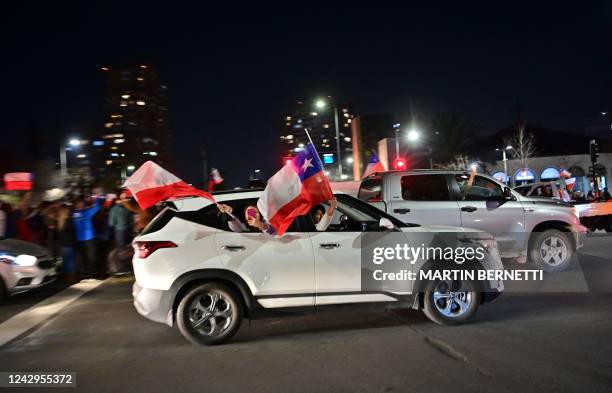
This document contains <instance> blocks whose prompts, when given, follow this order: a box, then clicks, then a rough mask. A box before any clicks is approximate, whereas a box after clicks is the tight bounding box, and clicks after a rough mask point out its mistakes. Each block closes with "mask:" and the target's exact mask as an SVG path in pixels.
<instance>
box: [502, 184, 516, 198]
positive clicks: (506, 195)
mask: <svg viewBox="0 0 612 393" xmlns="http://www.w3.org/2000/svg"><path fill="white" fill-rule="evenodd" d="M513 198H514V196H513V195H512V190H510V187H504V199H508V200H511V199H513Z"/></svg>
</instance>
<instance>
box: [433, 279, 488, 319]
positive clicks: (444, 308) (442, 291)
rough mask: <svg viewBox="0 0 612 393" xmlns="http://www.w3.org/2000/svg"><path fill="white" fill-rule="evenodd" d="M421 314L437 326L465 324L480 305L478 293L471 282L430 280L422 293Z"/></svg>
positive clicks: (474, 283)
mask: <svg viewBox="0 0 612 393" xmlns="http://www.w3.org/2000/svg"><path fill="white" fill-rule="evenodd" d="M423 296H424V299H423V312H424V313H425V315H426V316H427V318H429V319H430V320H432V321H433V322H435V323H437V324H438V325H444V326H450V325H460V324H462V323H465V322H467V321H468V320H469V319H470V318H471V317H472V316H473V315H474V314H475V313H476V310H477V309H478V306H479V305H480V296H481V295H480V291H479V290H478V285H477V283H476V282H474V281H471V280H464V281H459V280H454V281H450V280H432V281H430V282H429V283H427V285H426V286H425V290H424V291H423Z"/></svg>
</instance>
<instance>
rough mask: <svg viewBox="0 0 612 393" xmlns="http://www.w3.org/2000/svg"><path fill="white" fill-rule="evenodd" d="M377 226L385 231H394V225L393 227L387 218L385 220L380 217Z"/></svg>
mask: <svg viewBox="0 0 612 393" xmlns="http://www.w3.org/2000/svg"><path fill="white" fill-rule="evenodd" d="M378 226H379V227H380V228H385V229H391V230H393V229H395V225H393V223H392V222H391V220H389V219H388V218H386V217H382V218H381V219H380V221H379V222H378Z"/></svg>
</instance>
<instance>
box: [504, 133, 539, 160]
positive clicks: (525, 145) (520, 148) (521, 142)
mask: <svg viewBox="0 0 612 393" xmlns="http://www.w3.org/2000/svg"><path fill="white" fill-rule="evenodd" d="M504 143H505V144H506V146H512V148H511V149H508V151H509V153H510V157H512V159H514V160H519V161H520V162H521V168H527V164H528V163H529V159H530V158H532V157H534V156H535V152H536V148H535V137H534V136H533V134H531V133H527V132H526V131H525V125H524V124H519V125H518V126H517V132H516V134H515V135H513V136H511V137H509V138H505V139H504Z"/></svg>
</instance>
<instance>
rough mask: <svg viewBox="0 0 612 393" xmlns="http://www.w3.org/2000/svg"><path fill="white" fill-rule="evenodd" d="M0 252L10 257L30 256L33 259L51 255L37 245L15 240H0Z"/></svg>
mask: <svg viewBox="0 0 612 393" xmlns="http://www.w3.org/2000/svg"><path fill="white" fill-rule="evenodd" d="M0 252H1V253H6V254H12V255H21V254H26V255H32V256H35V257H40V256H49V255H51V253H50V252H49V250H47V249H46V248H44V247H42V246H39V245H38V244H34V243H29V242H24V241H23V240H17V239H4V240H0Z"/></svg>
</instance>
